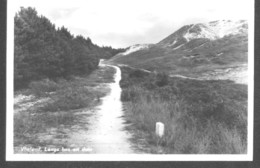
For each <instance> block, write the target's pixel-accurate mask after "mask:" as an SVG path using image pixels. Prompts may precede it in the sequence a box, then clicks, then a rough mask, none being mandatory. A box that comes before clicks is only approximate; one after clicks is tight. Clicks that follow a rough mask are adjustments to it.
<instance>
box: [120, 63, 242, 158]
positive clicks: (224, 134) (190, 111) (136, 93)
mask: <svg viewBox="0 0 260 168" xmlns="http://www.w3.org/2000/svg"><path fill="white" fill-rule="evenodd" d="M121 70H122V80H121V83H120V84H121V87H122V90H123V91H122V95H121V100H122V101H123V102H124V106H125V117H126V119H127V121H128V122H130V123H132V126H131V127H129V129H131V130H137V131H134V132H135V135H136V137H140V135H137V134H141V135H146V136H144V137H145V139H146V141H147V143H148V144H149V145H150V146H153V148H152V149H153V150H152V152H154V153H158V149H159V148H160V149H163V153H179V154H182V153H204V154H212V153H229V154H234V153H246V152H247V86H246V85H241V84H235V83H234V82H232V81H228V80H223V81H213V80H212V81H197V80H190V79H181V78H170V77H168V76H167V75H166V74H161V73H159V74H152V73H146V72H143V71H139V70H136V69H135V70H134V69H131V68H127V67H121ZM156 122H162V123H164V124H165V129H166V130H165V135H164V136H163V137H162V138H158V137H156V135H155V123H156ZM144 137H142V138H144Z"/></svg>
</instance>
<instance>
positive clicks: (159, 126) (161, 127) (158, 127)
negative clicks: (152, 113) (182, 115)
mask: <svg viewBox="0 0 260 168" xmlns="http://www.w3.org/2000/svg"><path fill="white" fill-rule="evenodd" d="M155 133H156V135H157V136H159V137H160V138H161V137H162V136H163V135H164V124H163V123H161V122H156V129H155Z"/></svg>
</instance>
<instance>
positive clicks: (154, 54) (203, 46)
mask: <svg viewBox="0 0 260 168" xmlns="http://www.w3.org/2000/svg"><path fill="white" fill-rule="evenodd" d="M247 40H248V39H247V36H244V35H234V36H233V35H232V36H227V37H224V38H221V39H218V40H214V41H210V40H207V39H193V40H191V41H189V42H187V43H185V45H183V46H181V47H180V48H177V49H174V48H173V47H172V46H164V45H152V46H151V47H150V48H149V49H145V50H139V51H136V52H133V53H131V54H129V55H126V56H120V55H119V56H117V57H115V58H114V59H112V60H111V62H113V63H120V64H127V65H130V66H132V67H136V68H143V69H147V70H150V71H158V72H165V73H167V74H181V75H187V76H191V77H197V76H200V74H201V73H205V72H206V71H211V70H215V69H219V68H229V67H234V66H239V65H241V64H246V63H247V46H248V42H247Z"/></svg>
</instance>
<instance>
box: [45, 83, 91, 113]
mask: <svg viewBox="0 0 260 168" xmlns="http://www.w3.org/2000/svg"><path fill="white" fill-rule="evenodd" d="M57 95H58V96H57V97H54V101H53V102H52V103H49V104H48V105H47V106H45V107H43V108H42V110H44V111H61V110H73V109H80V108H84V107H88V106H90V104H91V102H92V100H93V97H94V95H93V94H92V93H91V92H89V91H88V89H87V88H85V87H73V86H69V87H67V88H64V89H61V90H59V91H58V92H57Z"/></svg>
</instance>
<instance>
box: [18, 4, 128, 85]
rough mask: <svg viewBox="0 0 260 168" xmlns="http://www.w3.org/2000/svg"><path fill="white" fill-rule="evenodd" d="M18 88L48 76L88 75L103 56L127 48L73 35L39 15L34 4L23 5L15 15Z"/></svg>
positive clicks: (107, 56)
mask: <svg viewBox="0 0 260 168" xmlns="http://www.w3.org/2000/svg"><path fill="white" fill-rule="evenodd" d="M14 26H15V31H14V36H15V39H14V44H15V48H14V82H15V88H19V87H22V86H27V85H28V84H29V83H30V82H31V81H34V80H41V79H45V78H50V79H55V78H60V77H62V78H68V77H70V76H72V75H85V74H89V73H90V72H92V71H93V70H94V69H96V68H97V66H98V63H99V59H100V58H110V57H112V56H113V55H115V54H117V53H119V52H122V51H124V49H113V48H111V47H99V46H97V45H95V44H93V43H92V41H91V39H90V38H85V37H83V36H81V35H78V36H76V37H75V36H74V35H72V34H71V33H70V32H69V31H68V30H67V29H66V28H65V27H61V28H55V25H54V24H53V23H51V22H50V20H49V19H47V18H46V17H44V16H39V15H38V14H37V11H36V10H35V9H33V8H31V7H29V8H21V10H20V11H19V12H18V13H17V14H16V15H15V18H14Z"/></svg>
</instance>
